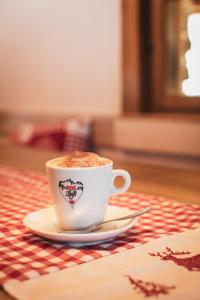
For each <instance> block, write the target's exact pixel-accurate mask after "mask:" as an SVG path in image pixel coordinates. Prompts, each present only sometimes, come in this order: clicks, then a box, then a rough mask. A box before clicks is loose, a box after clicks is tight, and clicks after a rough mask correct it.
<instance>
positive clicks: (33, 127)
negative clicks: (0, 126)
mask: <svg viewBox="0 0 200 300" xmlns="http://www.w3.org/2000/svg"><path fill="white" fill-rule="evenodd" d="M91 126H92V120H90V119H88V118H70V119H68V120H66V121H62V122H56V123H50V122H49V123H37V124H34V123H27V122H26V123H20V124H19V126H18V127H17V128H16V129H14V131H13V132H12V134H11V140H12V141H13V142H14V143H16V144H20V145H25V146H29V147H32V148H40V149H47V150H54V151H56V150H58V151H65V152H72V151H76V150H79V151H88V150H90V149H89V148H90V138H91Z"/></svg>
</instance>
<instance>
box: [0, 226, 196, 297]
mask: <svg viewBox="0 0 200 300" xmlns="http://www.w3.org/2000/svg"><path fill="white" fill-rule="evenodd" d="M4 288H5V289H6V290H7V291H8V292H9V293H10V294H11V295H14V296H15V297H16V298H17V299H20V300H44V299H45V300H61V299H67V300H72V299H73V300H75V299H76V300H79V299H94V300H118V299H120V300H121V299H126V300H129V299H130V300H132V299H147V298H148V299H166V300H167V299H170V300H175V299H176V300H180V299H181V300H184V299H185V300H199V299H200V228H198V229H194V230H188V231H186V232H184V233H178V234H175V235H172V236H167V237H163V238H160V239H157V240H154V241H151V242H149V243H147V244H144V245H138V247H136V248H134V249H131V250H127V251H123V252H121V253H117V254H115V255H111V256H106V257H103V258H100V259H98V260H93V261H90V262H89V263H85V264H82V265H78V266H74V267H71V268H68V269H65V270H61V271H59V272H56V273H53V274H49V275H44V276H41V277H40V278H35V279H32V280H26V281H22V282H19V281H18V282H17V281H16V282H11V281H10V282H8V283H6V284H5V285H4Z"/></svg>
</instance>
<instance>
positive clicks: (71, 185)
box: [59, 179, 83, 208]
mask: <svg viewBox="0 0 200 300" xmlns="http://www.w3.org/2000/svg"><path fill="white" fill-rule="evenodd" d="M59 190H60V193H61V195H62V197H63V198H64V199H65V200H66V201H67V202H68V203H69V205H70V206H71V207H72V208H73V207H74V205H75V203H76V202H77V201H78V200H79V199H80V197H81V195H82V193H83V183H82V182H80V181H76V182H74V181H73V180H71V179H67V180H64V181H59Z"/></svg>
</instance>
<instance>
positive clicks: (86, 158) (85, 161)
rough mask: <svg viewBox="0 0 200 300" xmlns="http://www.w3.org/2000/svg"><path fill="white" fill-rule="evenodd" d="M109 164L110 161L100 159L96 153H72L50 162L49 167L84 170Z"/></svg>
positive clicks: (103, 158)
mask: <svg viewBox="0 0 200 300" xmlns="http://www.w3.org/2000/svg"><path fill="white" fill-rule="evenodd" d="M110 163H112V161H111V160H110V159H108V158H105V157H100V156H99V155H98V154H96V153H93V152H81V151H74V152H71V153H68V154H66V155H64V156H61V157H58V158H56V159H54V160H52V161H51V163H50V165H51V166H54V167H66V168H85V167H99V166H104V165H107V164H110Z"/></svg>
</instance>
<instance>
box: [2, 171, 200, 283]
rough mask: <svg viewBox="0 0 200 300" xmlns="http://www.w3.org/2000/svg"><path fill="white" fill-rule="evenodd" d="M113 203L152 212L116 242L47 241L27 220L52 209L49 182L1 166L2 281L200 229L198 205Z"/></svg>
mask: <svg viewBox="0 0 200 300" xmlns="http://www.w3.org/2000/svg"><path fill="white" fill-rule="evenodd" d="M110 204H112V205H116V206H120V207H127V208H129V209H131V210H138V209H141V208H144V207H146V206H151V208H152V209H151V211H150V213H148V214H146V215H145V216H141V217H140V219H139V224H138V225H137V233H135V232H133V230H134V231H135V228H134V229H131V230H129V231H127V232H126V233H124V234H122V235H120V236H119V237H118V238H116V239H115V240H112V241H110V242H106V243H103V244H99V245H94V246H87V247H84V248H79V249H76V248H71V247H69V246H67V245H66V244H63V243H58V242H52V241H48V240H45V239H43V238H41V237H39V236H36V235H34V234H33V233H31V232H30V231H29V230H28V229H26V228H25V227H24V225H23V223H22V219H23V217H24V216H25V215H26V214H27V213H29V212H31V211H33V210H37V209H40V208H43V207H47V206H49V205H50V197H49V194H48V189H47V180H46V178H45V177H43V176H39V175H36V174H34V173H29V172H22V171H19V170H16V169H13V168H9V167H3V166H0V220H1V221H0V283H1V284H3V283H5V282H6V281H8V280H13V279H15V280H25V279H31V278H34V277H38V276H40V275H44V274H49V273H52V272H56V271H58V270H61V269H64V268H68V267H71V266H74V265H77V264H82V263H86V262H88V261H91V260H94V259H98V258H101V257H103V256H106V255H112V254H115V253H118V252H121V251H125V250H127V249H131V248H134V247H136V246H138V245H139V244H144V243H147V242H149V241H150V240H153V239H156V238H159V237H160V236H161V235H163V234H172V233H175V232H181V231H184V230H186V229H192V228H195V227H198V226H199V225H200V206H198V205H190V204H184V203H178V202H175V201H173V200H170V199H166V198H161V197H155V196H151V195H145V194H134V193H124V194H121V195H117V196H114V197H112V198H110Z"/></svg>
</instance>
